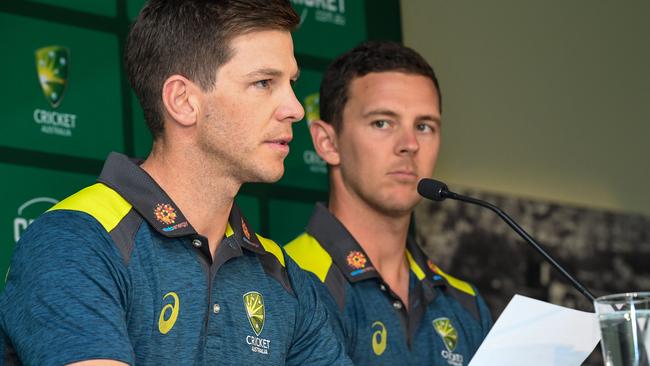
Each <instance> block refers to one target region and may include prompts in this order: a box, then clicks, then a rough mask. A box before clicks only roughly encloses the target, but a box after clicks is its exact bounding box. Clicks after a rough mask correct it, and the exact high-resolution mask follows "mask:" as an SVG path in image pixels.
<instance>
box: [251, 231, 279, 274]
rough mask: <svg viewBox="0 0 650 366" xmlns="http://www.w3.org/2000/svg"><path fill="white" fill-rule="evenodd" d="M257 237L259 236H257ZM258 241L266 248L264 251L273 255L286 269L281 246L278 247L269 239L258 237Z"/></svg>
mask: <svg viewBox="0 0 650 366" xmlns="http://www.w3.org/2000/svg"><path fill="white" fill-rule="evenodd" d="M255 235H257V234H255ZM257 239H259V241H260V243H262V246H263V247H264V250H266V251H267V252H269V253H271V254H273V255H274V256H275V257H276V258H277V259H278V260H279V261H280V263H281V264H282V266H283V267H285V264H284V253H282V249H281V248H280V246H279V245H277V244H276V243H275V242H274V241H273V240H271V239H267V238H265V237H263V236H260V235H257Z"/></svg>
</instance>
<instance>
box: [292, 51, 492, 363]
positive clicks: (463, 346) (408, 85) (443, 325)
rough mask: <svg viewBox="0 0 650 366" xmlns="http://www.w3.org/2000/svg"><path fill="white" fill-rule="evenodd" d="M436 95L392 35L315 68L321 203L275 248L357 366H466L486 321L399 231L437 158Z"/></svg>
mask: <svg viewBox="0 0 650 366" xmlns="http://www.w3.org/2000/svg"><path fill="white" fill-rule="evenodd" d="M440 101H441V98H440V89H439V87H438V81H437V79H436V76H435V74H434V72H433V70H432V68H431V67H430V66H429V65H428V64H427V62H426V61H425V60H424V59H423V58H422V57H421V56H420V55H419V54H417V53H416V52H415V51H413V50H411V49H409V48H406V47H404V46H401V45H399V44H395V43H390V42H368V43H365V44H362V45H360V46H358V47H356V48H354V49H353V50H351V51H349V52H348V53H346V54H344V55H342V56H340V57H339V58H338V59H336V60H335V61H333V62H332V64H330V66H329V67H328V69H327V70H326V72H325V75H324V77H323V81H322V84H321V88H320V117H321V120H317V121H313V122H311V124H310V133H311V136H312V141H313V143H314V147H315V149H316V151H317V153H318V154H319V156H320V157H321V158H322V159H323V160H325V162H327V164H328V166H329V179H330V195H329V204H328V205H327V206H325V205H323V204H317V205H316V208H315V210H314V213H313V215H312V217H311V219H310V221H309V224H308V226H307V230H306V233H304V234H302V235H301V236H299V237H298V238H296V239H295V240H294V241H292V242H291V243H289V244H287V245H286V246H285V250H286V251H287V253H288V254H289V255H290V256H291V257H292V258H293V259H294V260H295V261H296V262H297V263H298V265H300V266H301V267H302V268H303V269H305V270H307V271H310V272H312V273H313V274H314V276H312V280H313V281H314V282H316V283H318V284H320V286H319V291H320V292H321V293H322V294H323V296H322V297H323V299H324V300H325V301H326V303H327V304H328V308H329V310H330V314H331V315H332V323H333V324H334V325H335V329H336V330H337V334H338V335H339V337H341V339H342V342H343V343H344V345H345V348H346V352H347V353H348V355H349V356H350V358H352V360H353V362H355V364H359V365H398V364H408V365H453V366H460V365H467V364H468V363H469V361H470V358H471V357H472V355H473V354H474V353H475V352H476V350H477V348H478V346H479V345H480V343H481V341H482V340H483V338H484V337H485V335H486V334H487V332H488V330H489V329H490V327H491V324H492V322H491V317H490V314H489V311H488V309H487V306H486V304H485V302H484V301H483V299H482V298H481V297H480V296H479V295H478V293H477V291H476V289H475V288H474V287H473V286H472V285H470V284H468V283H466V282H463V281H461V280H458V279H456V278H454V277H452V276H449V275H447V274H446V273H444V272H443V271H442V270H440V269H439V268H438V267H437V266H436V265H435V264H434V263H433V262H432V261H431V260H429V259H428V258H427V257H426V256H425V254H424V253H423V252H422V250H421V249H420V248H419V247H418V245H417V244H416V243H415V241H414V240H413V238H411V237H409V235H408V231H409V223H410V220H411V215H412V213H413V209H414V207H415V205H416V204H417V203H418V202H419V200H420V197H419V196H418V194H417V191H416V187H417V183H418V181H419V180H420V179H421V178H426V177H430V176H431V175H432V173H433V168H434V165H435V162H436V158H437V155H438V148H439V146H440V129H441V119H440Z"/></svg>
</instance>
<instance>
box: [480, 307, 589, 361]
mask: <svg viewBox="0 0 650 366" xmlns="http://www.w3.org/2000/svg"><path fill="white" fill-rule="evenodd" d="M598 341H600V334H599V331H598V319H597V317H596V314H594V313H587V312H584V311H578V310H573V309H569V308H565V307H562V306H558V305H553V304H549V303H547V302H544V301H539V300H535V299H531V298H529V297H525V296H521V295H515V296H514V297H513V298H512V300H510V303H509V304H508V306H507V307H506V308H505V310H503V313H501V316H500V317H499V319H498V320H497V321H496V323H495V324H494V326H493V327H492V330H490V333H489V334H488V335H487V337H486V338H485V340H484V341H483V343H482V344H481V346H480V347H479V349H478V351H477V352H476V354H475V355H474V357H473V358H472V361H471V362H470V363H469V366H492V365H495V366H496V365H498V366H508V365H517V366H519V365H527V366H537V365H540V366H541V365H544V366H549V365H556V366H579V365H580V364H582V362H583V361H584V360H585V359H586V358H587V356H589V354H590V353H591V352H592V351H593V350H594V348H595V347H596V344H598Z"/></svg>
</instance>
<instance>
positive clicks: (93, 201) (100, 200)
mask: <svg viewBox="0 0 650 366" xmlns="http://www.w3.org/2000/svg"><path fill="white" fill-rule="evenodd" d="M131 207H132V206H131V204H130V203H128V202H127V201H126V200H125V199H124V198H122V196H120V194H119V193H117V192H115V191H114V190H112V189H111V188H109V187H107V186H106V185H104V184H102V183H96V184H93V185H92V186H89V187H86V188H84V189H82V190H80V191H79V192H77V193H75V194H73V195H72V196H70V197H68V198H66V199H64V200H63V201H61V202H59V203H57V204H56V205H55V206H54V207H52V208H50V209H49V210H48V211H54V210H72V211H81V212H85V213H87V214H89V215H90V216H92V217H94V218H95V220H97V221H99V223H100V224H101V225H102V226H103V227H104V229H105V230H106V231H107V232H110V231H111V230H113V229H114V228H115V227H116V226H117V224H119V223H120V221H122V219H123V218H124V216H126V214H127V213H129V211H130V210H131Z"/></svg>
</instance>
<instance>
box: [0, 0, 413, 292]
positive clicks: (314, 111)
mask: <svg viewBox="0 0 650 366" xmlns="http://www.w3.org/2000/svg"><path fill="white" fill-rule="evenodd" d="M291 2H292V4H293V5H294V7H295V9H296V11H297V13H298V14H299V15H300V17H301V25H300V28H299V30H298V31H297V32H296V33H295V34H294V41H295V46H296V47H295V49H296V58H297V59H298V63H299V65H300V68H301V71H302V73H301V78H300V80H299V81H298V82H297V83H296V85H295V92H296V95H297V96H298V98H299V99H300V101H301V102H302V103H303V105H304V106H305V109H306V111H307V113H306V117H305V120H303V121H301V122H299V123H297V124H295V125H294V140H293V142H292V146H291V154H290V155H289V157H288V158H287V160H286V173H285V176H284V177H283V178H282V180H280V181H279V182H278V183H276V184H274V185H268V184H266V185H264V184H248V185H245V186H244V187H242V190H241V193H240V195H239V196H238V198H237V202H238V204H239V205H240V206H241V208H242V209H243V211H244V212H245V214H246V216H247V217H248V218H249V220H250V221H251V223H252V224H253V225H254V226H255V227H256V228H257V230H258V231H259V232H260V233H262V234H263V235H266V236H270V237H271V238H273V239H275V240H276V241H278V242H279V243H284V242H286V241H288V240H290V239H291V238H293V237H294V236H295V235H297V234H298V233H300V232H301V231H302V230H303V228H304V226H305V224H306V221H307V218H308V217H309V214H310V213H311V209H312V205H313V203H314V202H315V201H316V200H324V199H326V198H327V171H326V166H325V164H324V162H323V161H322V160H321V159H320V158H318V156H317V155H316V153H315V152H314V151H313V147H312V144H311V140H310V138H309V132H308V128H307V121H308V120H309V119H313V118H317V116H318V87H319V82H320V78H321V75H322V71H323V70H324V68H325V67H326V65H327V64H328V63H329V62H330V61H331V60H332V59H333V58H334V57H336V56H337V55H339V54H340V53H342V52H344V51H346V50H348V49H349V48H351V47H353V46H354V45H356V44H357V43H359V42H360V41H363V40H366V39H391V40H395V41H401V24H400V6H399V0H380V1H378V0H291ZM143 4H144V0H93V1H79V0H31V1H26V0H10V1H3V2H0V44H2V45H3V49H4V52H3V54H4V56H3V57H2V60H1V61H0V65H2V68H1V69H2V70H3V72H4V77H3V80H4V81H5V85H4V88H3V90H4V92H3V93H2V98H0V106H1V107H2V111H3V114H4V115H3V123H2V124H0V177H2V179H1V180H0V181H1V182H2V183H1V184H2V195H3V199H2V205H1V206H0V273H1V274H3V275H2V277H4V274H5V273H6V272H7V268H8V266H9V262H10V259H11V253H12V252H13V249H14V247H15V245H16V241H17V240H18V238H19V237H20V234H21V233H22V232H23V231H24V230H25V228H26V227H27V226H28V225H29V223H31V221H33V220H34V219H35V218H36V217H38V215H40V214H41V213H42V212H43V211H45V210H47V209H48V208H49V207H50V206H52V205H53V204H54V203H56V202H58V201H59V200H61V199H63V198H65V197H66V196H68V195H70V194H72V193H74V192H76V191H77V190H79V189H81V188H83V187H85V186H87V185H89V184H92V183H93V182H94V180H95V178H96V176H97V174H99V172H100V170H101V167H102V165H103V161H104V159H105V157H106V156H107V155H108V153H109V152H110V151H120V152H123V153H126V154H127V155H130V156H139V157H145V156H146V155H147V153H148V151H149V148H150V146H151V137H150V135H149V132H148V130H147V129H146V126H145V124H144V119H143V115H142V110H141V109H140V106H139V105H138V102H137V100H136V98H135V96H134V94H133V92H132V91H131V90H130V88H129V86H128V82H127V80H126V76H125V74H124V70H123V69H122V67H121V65H122V63H121V59H122V47H123V44H124V40H125V37H126V34H127V30H128V25H129V23H130V21H131V20H132V19H133V18H134V17H135V16H137V14H138V11H139V10H140V8H141V7H142V5H143ZM3 288H4V280H1V281H0V291H1V290H2V289H3Z"/></svg>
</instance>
